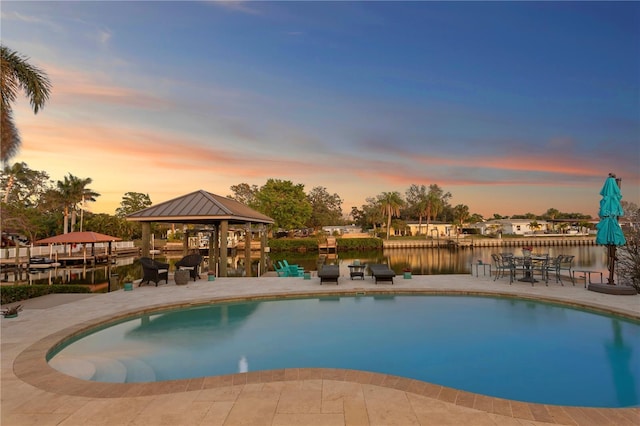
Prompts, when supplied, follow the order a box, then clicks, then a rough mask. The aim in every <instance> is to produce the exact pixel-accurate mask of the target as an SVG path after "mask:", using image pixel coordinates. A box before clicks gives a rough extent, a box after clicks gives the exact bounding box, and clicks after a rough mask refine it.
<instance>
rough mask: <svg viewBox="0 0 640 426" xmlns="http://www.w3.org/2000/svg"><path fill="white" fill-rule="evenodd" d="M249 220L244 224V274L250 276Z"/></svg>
mask: <svg viewBox="0 0 640 426" xmlns="http://www.w3.org/2000/svg"><path fill="white" fill-rule="evenodd" d="M252 274H253V271H252V270H251V222H247V223H246V224H245V225H244V275H245V277H251V276H252Z"/></svg>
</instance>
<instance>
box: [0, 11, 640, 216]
mask: <svg viewBox="0 0 640 426" xmlns="http://www.w3.org/2000/svg"><path fill="white" fill-rule="evenodd" d="M0 11H1V13H2V17H1V27H0V29H1V36H2V43H3V44H4V45H6V46H7V47H9V48H11V49H13V50H16V51H18V52H20V53H22V54H24V55H26V56H28V57H29V58H30V62H31V63H32V64H34V65H36V66H38V67H40V68H42V69H43V70H45V71H46V73H47V74H48V75H49V77H50V79H51V82H52V85H53V90H52V94H51V99H50V101H49V102H48V103H47V105H46V106H45V108H44V109H43V110H42V111H41V112H39V113H38V114H37V115H34V114H33V112H32V111H31V110H30V106H29V103H28V100H27V98H26V97H25V96H21V97H20V98H19V99H18V101H17V103H16V104H15V110H14V115H15V119H16V125H17V126H18V129H19V130H20V132H21V136H22V148H21V149H20V151H19V153H18V155H16V156H15V157H14V158H13V159H12V160H11V162H25V163H27V165H28V166H29V167H30V168H31V169H34V170H44V171H46V172H47V173H48V174H49V175H50V177H51V179H52V180H54V181H55V180H61V179H63V177H64V176H65V175H66V174H68V173H71V174H73V175H75V176H77V177H80V178H92V179H93V183H92V184H91V185H90V188H91V189H93V190H94V191H96V192H98V193H100V194H101V196H100V197H99V198H98V201H97V202H95V203H92V205H91V207H90V209H91V211H93V212H97V213H101V212H104V213H110V214H113V213H114V212H115V209H116V208H117V207H118V206H119V204H120V201H121V200H122V196H123V195H124V193H126V192H129V191H133V192H141V193H147V194H149V196H150V197H151V200H152V202H153V203H159V202H162V201H166V200H169V199H171V198H174V197H177V196H180V195H183V194H187V193H189V192H193V191H196V190H199V189H203V190H206V191H210V192H213V193H216V194H219V195H223V196H227V195H230V194H231V190H230V187H231V185H236V184H239V183H248V184H250V185H254V184H255V185H258V186H261V185H263V184H264V183H265V182H266V181H267V179H269V178H275V179H282V180H290V181H292V182H293V183H295V184H304V186H305V191H306V192H309V191H310V190H311V189H312V188H314V187H316V186H322V187H325V188H326V189H327V191H329V192H330V193H337V194H338V195H340V197H341V198H342V200H343V202H344V203H343V211H344V212H345V213H349V212H350V211H351V208H352V207H353V206H357V207H361V206H362V204H364V203H365V198H367V197H374V196H376V195H378V194H380V193H382V192H386V191H399V192H400V193H401V194H403V195H404V193H405V191H406V189H407V188H408V187H409V186H410V185H411V184H419V185H422V184H424V185H427V186H428V185H430V184H438V185H439V186H440V187H441V188H443V189H444V190H445V191H449V192H451V194H452V195H453V197H452V199H451V204H452V205H456V204H466V205H467V206H469V209H470V211H471V213H479V214H482V215H484V216H485V217H487V218H488V217H492V216H493V214H494V213H498V214H501V215H513V214H524V213H528V212H531V213H534V214H542V213H544V212H545V211H546V210H547V209H549V208H556V209H558V210H560V211H562V212H580V213H585V214H591V215H592V216H594V217H596V216H597V211H598V203H599V200H600V196H599V194H598V192H599V191H600V189H601V188H602V185H603V183H604V180H605V178H606V176H607V174H608V173H609V172H614V173H616V174H617V175H618V177H622V179H623V181H622V194H623V199H624V200H627V201H630V202H634V203H636V204H640V2H402V1H396V2H323V1H317V2H293V1H292V2H268V1H256V2H207V1H200V2H185V1H183V2H152V1H141V2H106V1H105V2H95V1H91V2H76V1H73V2H71V1H69V2H55V1H44V2H13V1H6V0H3V1H2V6H1V9H0Z"/></svg>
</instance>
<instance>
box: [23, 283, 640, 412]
mask: <svg viewBox="0 0 640 426" xmlns="http://www.w3.org/2000/svg"><path fill="white" fill-rule="evenodd" d="M376 294H381V295H402V294H428V295H434V294H435V295H472V296H491V297H496V296H497V297H509V298H517V299H524V300H527V299H528V300H535V301H538V302H549V303H556V304H560V305H565V306H571V307H576V308H581V309H587V310H592V311H600V312H603V313H610V314H615V315H621V316H624V317H627V318H630V319H634V320H640V314H638V313H634V312H629V311H626V310H624V309H616V308H612V307H611V306H605V305H598V304H595V303H584V302H578V301H568V300H565V299H562V298H556V297H552V296H540V295H536V296H532V295H526V294H525V295H523V294H514V293H509V292H500V291H481V290H455V289H446V290H440V289H424V288H422V289H419V288H414V289H407V288H403V289H400V288H395V289H394V288H389V287H384V288H375V289H370V288H367V289H366V290H364V289H358V288H336V289H330V290H329V289H326V290H325V289H322V290H319V289H317V288H316V289H315V291H308V290H306V291H283V292H268V293H253V294H249V295H242V296H219V297H199V298H194V299H191V300H188V301H180V302H175V303H171V302H168V303H158V304H154V305H149V306H145V307H141V308H134V309H129V310H127V311H123V312H120V313H119V314H118V315H115V316H114V315H105V316H102V317H98V318H94V319H91V320H88V321H83V322H79V323H77V324H74V325H72V326H69V327H66V328H64V329H62V330H59V331H57V332H55V333H52V334H49V335H48V336H45V337H43V338H41V339H39V340H38V341H36V342H35V343H33V344H31V345H30V346H28V347H27V348H26V349H24V350H23V351H22V352H20V353H19V354H18V355H17V356H16V358H15V360H14V362H13V370H14V374H15V375H16V377H18V378H19V379H21V380H23V381H24V382H26V383H29V384H31V385H32V386H34V387H36V388H38V389H41V390H44V391H47V392H52V393H56V394H63V395H72V396H81V397H88V398H126V397H134V396H151V395H162V394H173V393H179V392H188V391H197V390H204V389H211V388H219V387H225V386H239V385H247V384H257V383H272V382H287V381H296V380H334V381H345V382H353V383H358V384H362V385H375V386H382V387H387V388H391V389H396V390H400V391H404V392H409V393H413V394H416V395H421V396H424V397H428V398H434V399H436V400H439V401H443V402H447V403H451V404H455V405H458V406H461V407H466V408H473V409H479V410H483V411H485V412H488V413H494V414H497V415H502V416H507V417H513V418H515V419H521V420H531V421H540V422H546V423H551V424H607V423H612V424H618V423H620V421H621V420H622V419H624V420H625V421H627V422H631V424H633V422H636V421H637V420H638V419H639V418H640V407H630V408H601V407H572V406H560V405H551V404H538V403H529V402H521V401H514V400H508V399H503V398H496V397H490V396H486V395H482V394H476V393H472V392H467V391H462V390H457V389H454V388H450V387H446V386H441V385H435V384H431V383H428V382H423V381H420V380H415V379H408V378H404V377H399V376H393V375H388V374H381V373H374V372H367V371H360V370H345V369H332V368H292V369H279V370H265V371H255V372H247V373H236V374H229V375H222V376H212V377H200V378H194V379H180V380H171V381H163V382H145V383H101V382H91V381H86V380H82V379H78V378H75V377H71V376H68V375H66V374H64V373H62V372H59V371H58V370H55V369H54V368H53V367H51V366H50V365H49V364H48V363H47V355H48V354H49V353H50V352H51V351H53V350H54V349H55V348H56V347H58V345H60V344H63V343H64V342H65V341H67V340H68V339H70V338H73V337H74V336H77V335H78V334H82V333H84V332H86V331H88V330H90V329H93V328H95V327H99V326H101V325H104V324H108V323H113V322H118V321H120V320H123V319H125V318H128V317H131V316H134V315H140V314H145V313H154V312H157V311H163V310H169V309H176V308H183V307H191V306H199V305H204V304H208V303H229V302H238V301H247V300H265V299H276V298H306V297H318V296H358V295H376Z"/></svg>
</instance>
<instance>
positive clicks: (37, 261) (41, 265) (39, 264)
mask: <svg viewBox="0 0 640 426" xmlns="http://www.w3.org/2000/svg"><path fill="white" fill-rule="evenodd" d="M58 266H60V262H56V261H55V260H53V259H51V258H49V257H39V256H35V257H32V258H30V259H29V269H49V268H56V267H58Z"/></svg>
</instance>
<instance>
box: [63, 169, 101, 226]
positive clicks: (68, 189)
mask: <svg viewBox="0 0 640 426" xmlns="http://www.w3.org/2000/svg"><path fill="white" fill-rule="evenodd" d="M91 182H93V180H92V179H91V178H86V179H81V178H79V177H77V176H74V175H72V174H71V173H69V175H68V176H65V177H64V180H62V181H60V180H59V181H58V182H56V189H57V192H58V194H59V197H58V199H59V200H60V202H61V204H62V206H63V208H64V226H63V233H64V234H66V233H67V232H69V214H70V213H71V230H72V231H73V229H74V227H75V224H76V214H77V210H78V203H83V204H84V202H85V201H95V200H96V199H95V197H99V196H100V194H98V193H97V192H94V191H92V190H91V189H89V188H87V185H89V184H90V183H91Z"/></svg>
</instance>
